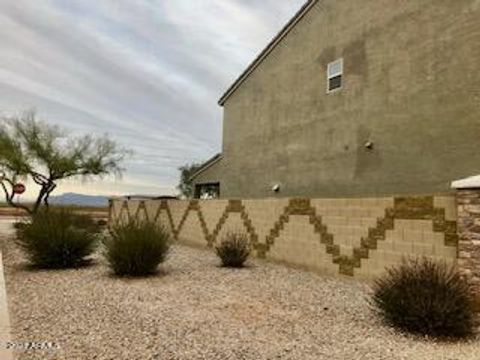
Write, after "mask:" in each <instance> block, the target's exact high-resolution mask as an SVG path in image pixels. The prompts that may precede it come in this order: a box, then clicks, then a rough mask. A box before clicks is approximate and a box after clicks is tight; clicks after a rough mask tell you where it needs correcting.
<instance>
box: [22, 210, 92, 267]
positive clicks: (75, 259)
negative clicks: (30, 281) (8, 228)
mask: <svg viewBox="0 0 480 360" xmlns="http://www.w3.org/2000/svg"><path fill="white" fill-rule="evenodd" d="M16 228H17V239H16V242H17V244H18V245H19V246H20V247H21V248H22V249H23V250H24V251H25V252H26V254H27V257H28V259H29V261H30V263H31V264H32V265H34V266H36V267H40V268H72V267H77V266H81V265H83V264H85V263H86V262H87V259H86V258H87V257H88V256H89V255H91V254H92V252H93V251H94V250H95V245H96V243H97V233H98V231H99V229H98V227H97V226H96V224H95V222H94V221H93V220H92V218H91V217H89V216H88V215H79V214H75V213H73V212H72V211H71V210H68V209H62V208H60V209H50V210H48V209H47V210H42V211H40V212H38V213H37V214H34V215H32V217H31V219H30V220H27V221H24V222H22V223H21V225H20V224H18V225H17V226H16Z"/></svg>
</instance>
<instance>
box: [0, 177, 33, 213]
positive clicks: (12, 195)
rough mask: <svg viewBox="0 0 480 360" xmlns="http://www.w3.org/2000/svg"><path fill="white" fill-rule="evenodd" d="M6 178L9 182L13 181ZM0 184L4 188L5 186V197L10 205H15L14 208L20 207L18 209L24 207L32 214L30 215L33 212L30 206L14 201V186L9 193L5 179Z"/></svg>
mask: <svg viewBox="0 0 480 360" xmlns="http://www.w3.org/2000/svg"><path fill="white" fill-rule="evenodd" d="M4 180H6V181H7V182H8V183H11V182H10V180H8V179H4ZM0 184H1V186H2V188H3V191H4V193H5V199H6V200H7V203H8V204H9V205H10V206H12V207H14V208H18V209H23V210H25V211H26V212H27V213H28V214H30V215H31V214H32V210H31V209H30V208H29V207H28V206H26V205H22V204H18V203H15V202H14V201H13V197H14V196H15V193H14V192H13V188H12V192H11V194H9V193H8V189H7V187H6V186H5V184H4V183H3V181H1V182H0Z"/></svg>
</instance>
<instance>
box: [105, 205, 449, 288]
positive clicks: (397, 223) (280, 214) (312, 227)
mask: <svg viewBox="0 0 480 360" xmlns="http://www.w3.org/2000/svg"><path fill="white" fill-rule="evenodd" d="M110 209H111V214H110V216H111V219H112V221H117V220H119V221H126V220H128V219H139V220H148V221H155V222H159V223H162V224H163V225H165V226H166V228H167V229H169V230H170V231H171V232H172V235H173V237H174V238H175V239H176V240H178V241H180V242H182V243H185V244H191V245H195V246H208V247H213V246H215V244H217V243H218V242H219V241H221V239H222V238H223V237H224V236H225V235H226V234H227V233H228V232H245V233H247V234H248V235H249V238H250V241H251V243H252V248H253V250H254V255H256V256H258V257H260V258H265V259H268V260H272V261H277V262H283V263H286V264H290V265H294V266H299V267H304V268H307V269H311V270H314V271H318V272H320V273H323V274H328V275H347V276H354V277H357V278H359V279H367V280H368V279H373V278H375V277H376V276H378V275H380V274H381V273H382V272H384V271H385V269H386V268H387V267H390V266H393V265H395V264H399V263H400V262H401V261H402V259H403V258H412V257H423V256H425V257H429V258H432V259H435V260H440V261H446V262H447V263H449V264H453V263H455V262H456V259H457V245H458V235H457V224H456V218H457V210H456V204H455V198H454V196H442V197H439V196H438V197H436V196H417V197H383V198H365V199H307V198H301V199H265V200H243V201H242V200H230V201H228V200H218V201H217V200H211V201H198V200H193V201H179V200H168V201H166V200H163V201H123V200H114V201H113V202H112V204H111V208H110Z"/></svg>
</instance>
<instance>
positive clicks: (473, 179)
mask: <svg viewBox="0 0 480 360" xmlns="http://www.w3.org/2000/svg"><path fill="white" fill-rule="evenodd" d="M452 188H453V189H475V188H478V189H480V175H476V176H470V177H467V178H465V179H461V180H457V181H454V182H452Z"/></svg>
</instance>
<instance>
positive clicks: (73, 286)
mask: <svg viewBox="0 0 480 360" xmlns="http://www.w3.org/2000/svg"><path fill="white" fill-rule="evenodd" d="M4 262H5V271H6V280H7V293H8V302H9V309H10V316H11V322H12V326H13V329H12V337H13V339H14V340H17V341H19V340H22V341H53V342H55V343H57V344H58V345H59V347H60V348H59V349H57V350H50V351H45V350H35V351H34V350H30V351H28V352H17V353H16V355H17V359H69V360H74V359H102V360H103V359H112V360H113V359H115V360H121V359H125V360H127V359H128V360H135V359H142V360H143V359H185V360H187V359H188V360H195V359H208V360H215V359H219V360H226V359H252V360H253V359H255V360H258V359H301V360H307V359H342V360H343V359H388V360H392V359H409V360H411V359H445V360H446V359H451V360H460V359H475V360H478V359H479V358H480V342H479V341H480V339H479V340H477V341H470V342H468V343H456V344H445V343H441V344H438V343H434V342H432V341H428V340H425V339H418V338H413V337H408V336H405V335H402V334H399V333H396V332H395V331H393V330H392V329H390V328H388V327H385V326H383V325H382V324H381V323H380V322H379V320H378V319H377V318H376V317H375V316H374V315H373V314H372V312H371V310H370V309H369V306H368V302H367V297H368V292H369V288H368V287H367V286H366V285H363V284H360V283H356V282H353V281H347V280H345V281H344V280H337V279H330V278H325V277H321V276H318V275H315V274H312V273H308V272H303V271H300V270H293V269H289V268H286V267H283V266H280V265H274V264H269V263H264V262H260V261H258V262H257V261H253V262H251V263H250V266H249V267H248V268H246V269H241V270H229V269H223V268H219V267H218V261H217V259H216V258H215V256H214V255H213V254H212V253H211V252H208V251H205V250H198V249H192V248H188V247H184V246H175V247H174V249H173V251H172V253H171V255H170V257H169V259H168V261H167V262H166V263H165V264H164V265H163V266H162V272H161V273H160V274H159V275H158V276H155V277H151V278H148V279H138V280H135V279H116V278H113V277H112V276H111V275H110V274H109V271H108V269H107V267H106V265H105V263H103V261H102V260H101V259H100V258H96V260H95V262H94V265H93V266H90V267H87V268H83V269H80V270H67V271H29V270H27V269H26V268H25V259H24V258H23V256H22V254H21V252H20V251H19V250H18V249H17V248H16V247H15V246H14V245H12V243H11V241H10V242H7V243H6V244H4Z"/></svg>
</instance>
